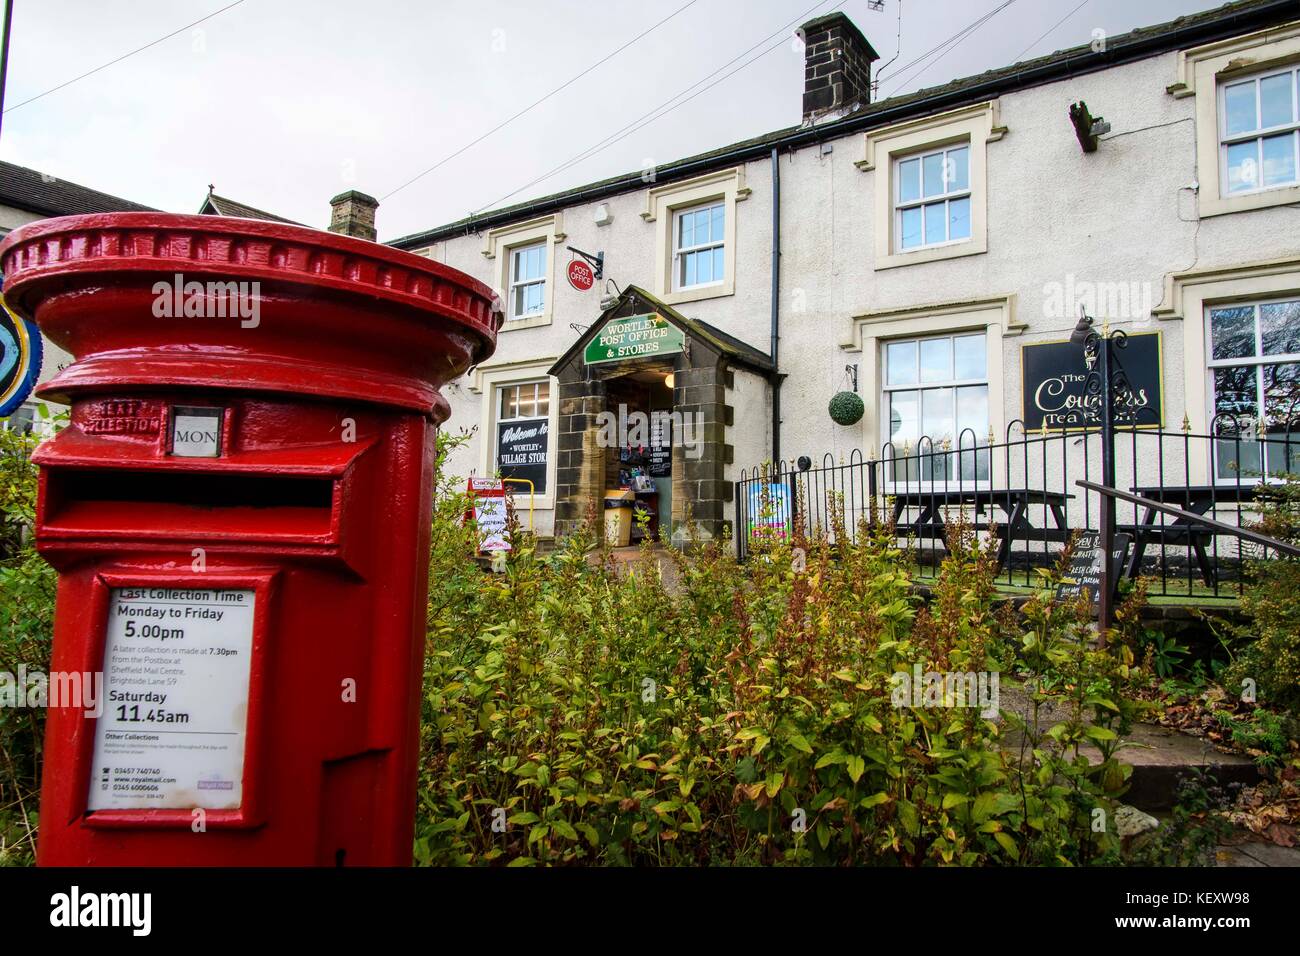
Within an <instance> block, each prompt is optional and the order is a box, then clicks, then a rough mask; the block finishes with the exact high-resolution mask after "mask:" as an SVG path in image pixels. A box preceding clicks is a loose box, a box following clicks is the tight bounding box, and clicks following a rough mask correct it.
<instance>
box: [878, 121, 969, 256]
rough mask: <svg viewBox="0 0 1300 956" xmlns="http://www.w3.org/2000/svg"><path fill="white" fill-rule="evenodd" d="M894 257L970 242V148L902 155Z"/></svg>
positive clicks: (896, 185)
mask: <svg viewBox="0 0 1300 956" xmlns="http://www.w3.org/2000/svg"><path fill="white" fill-rule="evenodd" d="M894 191H895V196H894V216H895V223H894V237H895V242H896V248H895V250H894V251H895V252H908V251H910V250H913V249H921V248H924V247H926V246H938V245H943V244H945V243H949V242H964V241H967V240H969V239H970V202H971V200H970V146H969V145H966V144H963V145H960V146H953V147H950V148H947V149H937V150H933V151H931V152H927V153H919V154H915V155H912V156H903V157H900V158H899V159H897V160H895V166H894Z"/></svg>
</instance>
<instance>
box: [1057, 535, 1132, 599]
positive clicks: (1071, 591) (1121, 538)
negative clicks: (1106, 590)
mask: <svg viewBox="0 0 1300 956" xmlns="http://www.w3.org/2000/svg"><path fill="white" fill-rule="evenodd" d="M1132 540H1133V536H1132V535H1128V534H1117V535H1115V538H1114V541H1113V545H1114V548H1113V550H1112V551H1111V554H1110V583H1111V593H1112V594H1114V593H1115V592H1116V591H1118V589H1119V577H1120V572H1121V571H1122V570H1123V568H1124V559H1125V558H1126V557H1128V548H1129V544H1130V543H1131V542H1132ZM1067 577H1068V578H1069V579H1070V580H1069V581H1063V582H1061V583H1060V584H1058V585H1057V586H1056V597H1057V600H1070V599H1072V598H1075V597H1078V596H1079V592H1080V591H1082V590H1083V589H1084V588H1087V589H1088V596H1089V599H1090V600H1091V601H1092V603H1093V604H1097V603H1098V602H1099V601H1100V600H1101V533H1100V532H1098V531H1085V532H1084V533H1083V534H1081V535H1079V537H1078V539H1077V540H1076V541H1075V544H1074V554H1072V555H1071V556H1070V570H1069V571H1068V572H1067Z"/></svg>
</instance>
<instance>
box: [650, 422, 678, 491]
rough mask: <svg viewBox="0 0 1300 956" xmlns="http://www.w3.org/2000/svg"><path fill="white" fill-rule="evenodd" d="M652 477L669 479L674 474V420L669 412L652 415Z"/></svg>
mask: <svg viewBox="0 0 1300 956" xmlns="http://www.w3.org/2000/svg"><path fill="white" fill-rule="evenodd" d="M647 457H648V458H649V465H650V477H651V478H668V477H670V476H671V475H672V473H673V465H672V461H673V420H672V417H671V416H670V415H669V414H668V413H667V412H652V413H651V415H650V454H649V455H648V456H647Z"/></svg>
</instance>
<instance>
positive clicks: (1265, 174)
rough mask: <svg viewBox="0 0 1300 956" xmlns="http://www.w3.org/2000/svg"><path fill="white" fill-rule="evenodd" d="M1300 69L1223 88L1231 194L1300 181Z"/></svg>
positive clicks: (1222, 131)
mask: <svg viewBox="0 0 1300 956" xmlns="http://www.w3.org/2000/svg"><path fill="white" fill-rule="evenodd" d="M1298 111H1300V70H1297V69H1296V68H1294V67H1291V68H1288V69H1285V70H1277V71H1274V72H1272V73H1262V74H1259V75H1258V76H1252V77H1247V78H1246V79H1244V80H1238V81H1236V82H1231V83H1224V84H1222V85H1221V86H1220V89H1219V143H1220V154H1221V160H1220V172H1221V176H1222V180H1221V181H1222V183H1223V192H1224V194H1225V195H1229V196H1231V195H1234V194H1237V193H1249V192H1254V191H1258V190H1262V189H1275V188H1277V187H1279V186H1294V185H1296V184H1297V183H1300V175H1298V172H1300V112H1298Z"/></svg>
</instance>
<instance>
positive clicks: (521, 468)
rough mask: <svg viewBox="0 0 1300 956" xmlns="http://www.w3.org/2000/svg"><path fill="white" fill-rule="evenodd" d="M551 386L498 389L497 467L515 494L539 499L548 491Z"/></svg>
mask: <svg viewBox="0 0 1300 956" xmlns="http://www.w3.org/2000/svg"><path fill="white" fill-rule="evenodd" d="M550 419H551V383H550V380H549V379H547V380H545V381H537V382H521V383H518V384H511V385H502V386H499V387H498V388H497V420H496V436H495V439H496V446H495V448H496V454H495V459H496V460H495V462H494V465H495V467H496V469H497V470H498V471H499V472H500V473H501V477H503V478H513V479H517V481H515V482H511V483H510V484H511V486H512V488H511V490H513V491H515V492H518V493H522V494H527V492H528V491H529V486H528V484H527V483H526V482H532V488H531V490H532V492H533V493H534V494H535V495H539V496H540V495H545V494H546V490H547V484H546V476H547V465H548V462H549V458H550Z"/></svg>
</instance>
